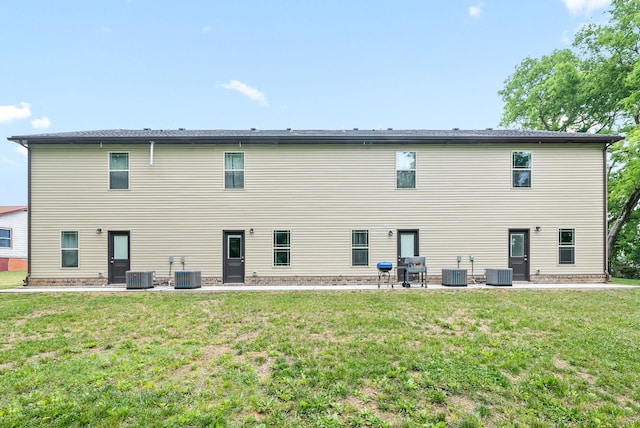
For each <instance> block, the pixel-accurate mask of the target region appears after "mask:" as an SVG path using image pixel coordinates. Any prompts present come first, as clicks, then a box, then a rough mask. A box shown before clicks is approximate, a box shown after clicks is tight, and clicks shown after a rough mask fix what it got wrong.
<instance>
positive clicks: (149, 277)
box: [126, 270, 153, 289]
mask: <svg viewBox="0 0 640 428" xmlns="http://www.w3.org/2000/svg"><path fill="white" fill-rule="evenodd" d="M126 275H127V289H145V288H153V271H152V270H128V271H127V272H126Z"/></svg>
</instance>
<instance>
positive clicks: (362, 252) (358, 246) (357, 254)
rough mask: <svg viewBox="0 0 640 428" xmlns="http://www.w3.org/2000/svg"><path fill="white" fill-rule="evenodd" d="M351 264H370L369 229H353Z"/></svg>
mask: <svg viewBox="0 0 640 428" xmlns="http://www.w3.org/2000/svg"><path fill="white" fill-rule="evenodd" d="M351 266H369V231H368V230H352V231H351Z"/></svg>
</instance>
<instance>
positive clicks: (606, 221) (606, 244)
mask: <svg viewBox="0 0 640 428" xmlns="http://www.w3.org/2000/svg"><path fill="white" fill-rule="evenodd" d="M612 145H613V143H607V144H605V145H604V148H603V149H602V181H603V188H604V194H603V195H602V196H603V199H604V201H603V202H604V203H603V206H604V212H603V214H602V219H603V220H602V226H603V235H604V260H603V268H604V275H605V280H606V281H607V282H609V281H610V280H611V274H610V273H609V251H610V248H609V237H608V235H609V198H608V194H609V180H608V178H609V177H607V150H609V147H611V146H612Z"/></svg>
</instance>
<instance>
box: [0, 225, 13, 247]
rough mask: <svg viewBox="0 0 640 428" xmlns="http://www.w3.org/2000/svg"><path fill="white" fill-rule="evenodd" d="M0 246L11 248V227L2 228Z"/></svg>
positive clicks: (0, 230)
mask: <svg viewBox="0 0 640 428" xmlns="http://www.w3.org/2000/svg"><path fill="white" fill-rule="evenodd" d="M0 248H11V229H0Z"/></svg>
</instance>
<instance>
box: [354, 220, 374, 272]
mask: <svg viewBox="0 0 640 428" xmlns="http://www.w3.org/2000/svg"><path fill="white" fill-rule="evenodd" d="M354 232H366V233H367V246H366V247H354V246H353V233H354ZM370 238H371V233H369V229H351V267H352V268H368V267H369V264H370V263H371V241H370ZM364 249H366V250H367V264H364V265H354V264H353V261H354V260H353V250H364Z"/></svg>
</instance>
